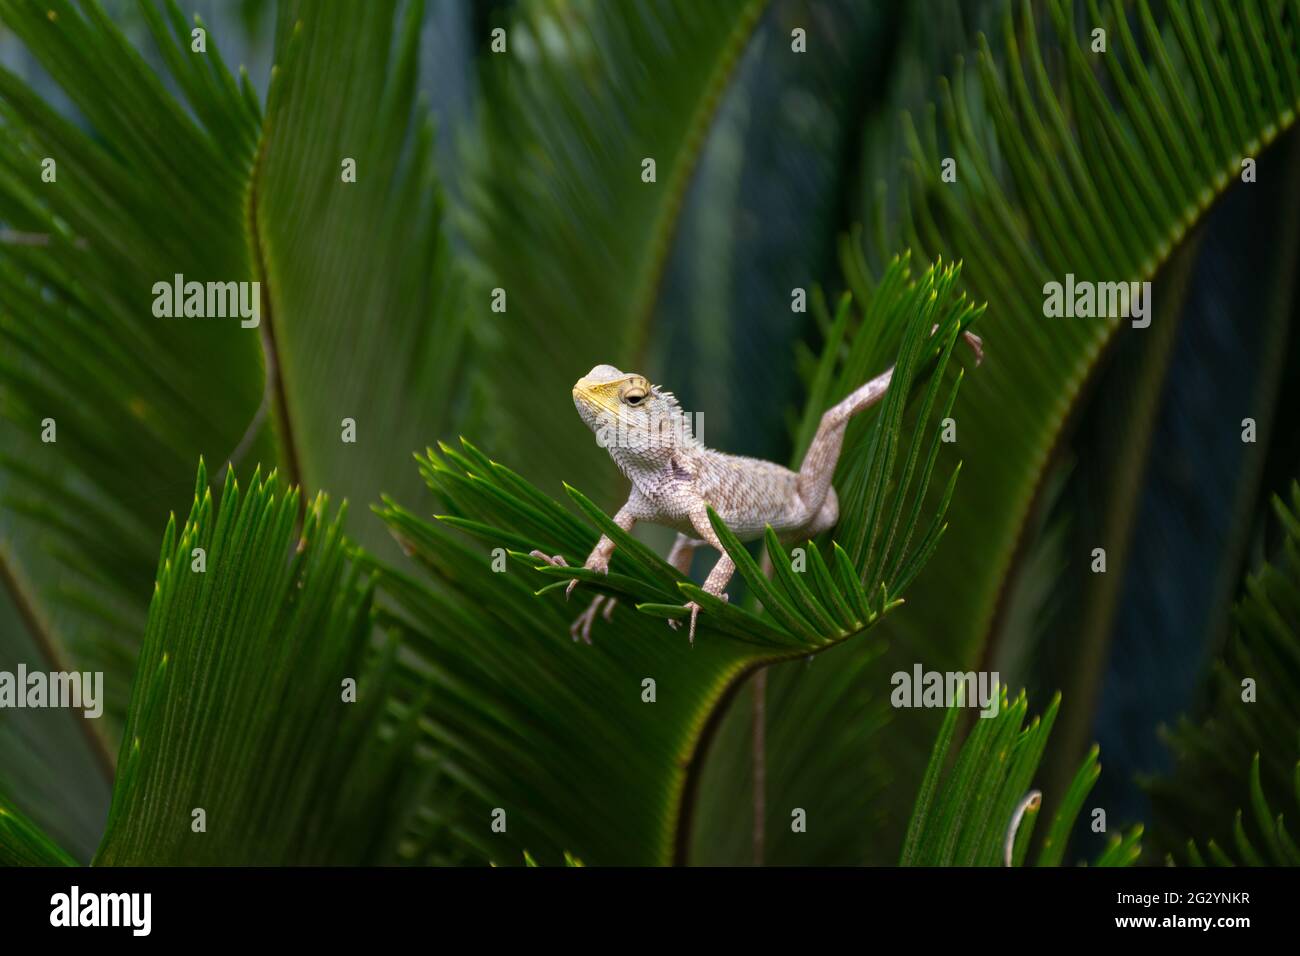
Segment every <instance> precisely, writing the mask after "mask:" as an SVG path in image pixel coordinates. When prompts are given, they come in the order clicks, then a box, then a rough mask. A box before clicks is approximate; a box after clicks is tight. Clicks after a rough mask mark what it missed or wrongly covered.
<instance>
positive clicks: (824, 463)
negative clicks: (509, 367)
mask: <svg viewBox="0 0 1300 956" xmlns="http://www.w3.org/2000/svg"><path fill="white" fill-rule="evenodd" d="M963 335H964V336H965V338H966V341H967V342H968V343H969V345H970V346H971V348H972V349H973V350H974V352H975V360H976V364H978V363H979V362H980V360H981V359H982V358H983V348H982V343H981V341H980V339H979V338H978V337H977V336H976V335H974V334H973V333H971V332H964V333H963ZM893 372H894V370H893V368H890V369H888V370H886V371H884V372H882V373H881V374H880V375H877V376H876V377H875V378H873V379H871V381H869V382H867V383H866V384H865V385H862V386H861V387H860V388H858V389H856V390H855V391H854V392H852V393H851V394H850V395H849V396H848V397H847V398H845V399H844V400H842V401H841V402H839V403H838V404H837V405H835V406H834V407H832V408H830V409H829V410H828V411H827V412H826V413H825V414H824V415H823V416H822V419H821V423H820V424H819V425H818V428H817V432H816V434H815V435H814V437H813V440H812V443H811V444H810V445H809V446H808V451H807V452H806V453H805V455H804V458H803V463H802V464H801V465H800V466H799V470H798V471H797V472H795V471H791V470H790V469H788V468H784V467H782V466H781V465H778V464H775V463H773V462H770V461H762V460H761V459H757V458H745V457H741V456H739V455H728V454H724V453H723V452H720V451H714V450H713V449H711V448H706V447H705V446H704V444H703V442H701V441H700V440H699V439H698V438H696V437H695V435H694V433H693V431H692V429H691V424H690V419H689V416H688V415H687V414H686V412H685V411H683V410H682V408H681V406H680V405H679V404H678V401H677V399H676V398H675V397H674V396H673V394H672V393H671V392H668V391H665V390H664V389H662V388H660V387H659V386H658V385H652V384H650V382H649V380H648V379H647V378H646V377H645V376H644V375H639V374H636V373H635V372H622V371H620V370H618V369H617V368H615V367H614V366H612V365H597V366H596V367H595V368H593V369H592V370H591V371H590V372H588V373H587V374H586V375H584V376H583V377H582V378H580V379H578V381H577V383H576V384H574V386H573V404H574V405H575V406H577V409H578V414H579V415H580V416H582V420H583V421H584V422H586V424H587V426H588V427H589V428H591V430H592V431H594V432H595V433H596V440H597V442H598V443H599V444H600V445H602V446H603V447H605V448H606V449H607V450H608V451H609V454H610V457H612V458H613V459H614V463H615V464H617V465H618V467H619V468H620V469H621V470H622V471H623V474H624V475H626V476H627V477H628V478H629V479H630V480H631V482H632V490H631V493H630V494H629V495H628V499H627V503H626V504H624V505H623V507H622V508H620V509H619V510H618V513H617V514H616V515H614V521H615V523H616V524H617V525H618V526H619V527H620V528H622V529H623V530H624V531H630V530H631V529H632V526H633V525H635V524H636V523H637V522H638V521H648V522H651V523H653V524H659V525H666V526H667V527H670V528H673V529H675V530H676V531H677V539H676V541H675V542H674V543H673V546H672V549H671V551H670V552H669V554H668V563H669V564H671V565H672V566H673V567H675V568H676V569H677V570H678V571H680V572H681V573H682V574H689V572H690V566H691V559H692V557H693V556H694V553H695V549H696V548H698V547H699V546H700V545H704V544H707V545H709V546H711V547H713V548H715V549H717V551H718V552H719V554H720V555H721V557H719V558H718V562H717V564H715V565H714V566H713V570H712V571H710V572H709V576H708V578H706V579H705V582H704V590H705V591H707V592H708V593H709V594H713V595H717V596H718V597H720V598H721V599H722V600H726V599H727V595H726V587H727V583H728V582H729V581H730V580H731V575H732V574H733V573H734V572H735V570H736V565H735V563H734V562H733V561H732V560H731V557H730V555H728V554H727V552H726V550H725V549H724V548H723V547H722V544H721V542H719V540H718V536H717V535H716V534H715V533H714V531H713V526H712V525H711V524H710V523H709V517H708V512H707V510H706V509H707V508H708V507H712V508H713V510H714V511H715V512H717V514H718V517H720V518H721V519H722V520H723V521H724V522H726V524H727V527H729V528H730V529H731V530H732V531H733V532H734V533H735V535H736V537H738V538H739V539H740V540H741V541H752V540H754V539H755V538H758V537H760V536H761V535H762V534H763V533H764V532H765V529H766V527H767V526H768V525H771V526H772V530H773V531H775V532H776V534H777V536H778V538H779V539H780V540H781V541H782V542H783V543H785V542H788V541H796V540H803V539H806V538H811V537H812V536H814V535H816V534H819V533H820V532H822V531H826V530H827V529H829V528H832V527H834V525H835V523H836V522H837V521H838V520H839V501H838V499H837V498H836V495H835V489H834V488H832V487H831V480H832V478H833V477H834V475H835V466H836V464H837V463H838V462H839V457H840V450H841V447H842V445H843V443H844V432H845V429H846V428H847V427H848V423H849V419H851V418H852V417H853V416H854V415H856V414H858V413H859V412H862V411H864V410H865V409H867V408H870V407H871V406H872V405H874V404H875V403H876V402H878V401H880V399H881V398H882V397H883V396H884V394H885V391H886V389H888V388H889V382H890V380H891V379H892V377H893ZM613 553H614V542H613V541H612V540H611V539H610V538H609V536H608V535H601V538H600V541H599V542H598V543H597V544H596V547H595V548H593V549H592V552H591V555H590V556H589V557H588V558H587V561H586V564H585V565H584V567H586V568H587V569H588V570H591V571H598V572H602V573H608V572H609V559H610V557H611V555H613ZM531 556H532V557H535V558H540V559H541V560H543V561H545V562H547V563H548V564H551V565H553V566H558V567H567V566H568V565H567V562H566V561H565V560H564V557H563V556H562V555H553V556H552V555H547V554H544V553H543V552H541V551H533V552H532V553H531ZM577 584H578V579H577V578H574V579H573V580H572V581H570V582H569V586H568V589H567V590H566V591H565V595H566V597H567V596H568V595H569V594H570V593H572V591H573V589H574V587H575V586H576V585H577ZM616 602H617V599H616V598H612V597H609V596H607V595H603V594H600V595H597V596H596V597H595V599H594V600H593V601H592V602H591V604H590V605H589V606H588V607H587V609H586V610H585V611H584V612H583V613H582V614H581V615H579V617H578V618H577V620H575V621H574V622H573V626H572V627H571V628H570V633H571V634H572V636H573V639H574V640H577V639H578V638H579V637H581V638H582V639H583V640H585V641H586V642H587V643H588V644H590V643H591V626H592V622H593V621H594V620H595V617H596V614H597V613H598V612H599V611H600V610H601V607H602V605H603V606H604V616H605V619H606V620H609V617H610V614H612V613H613V610H614V606H615V604H616ZM685 607H686V609H687V610H689V611H690V614H691V623H690V640H691V642H692V643H694V641H695V621H696V618H697V617H698V616H699V613H700V605H699V604H697V603H696V602H694V601H691V602H689V603H687V604H686V605H685ZM668 623H669V624H670V625H671V626H672V627H674V628H676V627H677V626H678V623H679V622H678V621H676V620H670V621H669V622H668Z"/></svg>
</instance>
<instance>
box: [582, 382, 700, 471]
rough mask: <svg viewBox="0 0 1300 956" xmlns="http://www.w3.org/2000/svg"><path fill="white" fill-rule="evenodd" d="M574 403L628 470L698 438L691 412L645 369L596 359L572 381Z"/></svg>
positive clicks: (657, 461) (661, 460)
mask: <svg viewBox="0 0 1300 956" xmlns="http://www.w3.org/2000/svg"><path fill="white" fill-rule="evenodd" d="M573 404H574V405H575V406H576V407H577V409H578V414H579V415H581V416H582V420H583V421H584V422H586V423H587V427H588V428H590V429H591V430H592V431H593V432H595V433H596V442H597V444H599V445H600V446H601V447H602V448H606V449H608V450H609V453H610V455H611V457H613V459H614V461H616V462H617V463H618V465H619V466H620V467H621V468H623V470H624V471H626V470H627V469H628V467H629V466H641V467H655V466H657V465H660V464H662V463H664V462H667V461H668V460H669V459H670V458H671V457H672V453H673V452H674V451H675V450H678V449H681V448H683V447H685V446H687V445H694V444H696V441H697V440H696V438H695V437H694V434H693V433H692V431H691V424H690V418H689V417H688V416H687V414H686V413H685V412H684V411H682V408H681V406H680V405H678V403H677V399H676V398H675V397H674V396H673V394H672V393H671V392H667V391H664V390H663V389H661V388H660V387H659V386H657V385H651V384H650V380H649V379H647V378H646V377H645V376H644V375H639V374H637V373H635V372H621V371H619V370H618V369H616V368H615V367H614V366H612V365H597V366H596V367H595V368H593V369H592V370H591V371H590V372H588V373H587V374H586V375H584V376H583V377H582V378H580V379H578V381H577V382H576V383H575V384H574V386H573Z"/></svg>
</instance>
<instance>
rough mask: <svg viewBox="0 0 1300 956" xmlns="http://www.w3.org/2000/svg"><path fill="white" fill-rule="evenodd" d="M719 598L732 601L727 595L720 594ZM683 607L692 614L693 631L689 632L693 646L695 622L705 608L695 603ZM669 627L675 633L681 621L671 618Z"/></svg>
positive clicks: (688, 602)
mask: <svg viewBox="0 0 1300 956" xmlns="http://www.w3.org/2000/svg"><path fill="white" fill-rule="evenodd" d="M718 597H720V598H722V600H724V601H730V600H731V598H729V597H728V596H727V595H725V594H719V595H718ZM682 607H684V608H685V609H686V610H688V611H690V612H691V629H690V632H689V634H690V637H689V640H690V642H691V644H692V645H694V644H695V620H696V618H698V617H699V616H700V611H702V610H703V608H701V607H700V606H699V605H698V604H696V603H695V602H694V601H687V602H686V603H685V604H683V605H682ZM668 626H669V627H671V628H672V629H673V630H674V631H675V630H677V628H679V627H680V626H681V621H679V620H677V619H676V618H673V617H670V618H669V619H668Z"/></svg>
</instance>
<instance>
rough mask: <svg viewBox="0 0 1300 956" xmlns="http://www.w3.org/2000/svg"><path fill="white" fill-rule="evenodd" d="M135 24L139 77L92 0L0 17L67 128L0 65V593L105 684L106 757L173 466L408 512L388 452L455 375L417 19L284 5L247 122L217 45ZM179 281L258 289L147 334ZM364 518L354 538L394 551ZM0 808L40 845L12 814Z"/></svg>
mask: <svg viewBox="0 0 1300 956" xmlns="http://www.w3.org/2000/svg"><path fill="white" fill-rule="evenodd" d="M139 8H140V11H141V13H142V16H143V21H144V23H145V25H146V26H147V28H148V30H149V35H150V36H151V38H152V41H153V45H154V47H155V52H156V54H157V58H158V59H159V60H160V61H161V63H162V64H164V66H165V71H164V74H163V75H159V74H157V73H155V72H154V71H153V70H152V69H150V68H149V67H148V66H147V65H146V63H145V60H144V59H143V57H142V56H141V54H140V53H138V52H137V51H136V50H134V49H133V48H132V47H131V46H130V44H128V43H127V42H126V40H125V39H124V38H123V36H122V34H121V33H120V32H119V30H118V29H117V27H116V26H114V25H113V23H112V22H111V21H110V20H109V18H108V16H107V14H106V13H105V12H104V10H103V9H102V8H101V7H100V5H99V4H98V3H97V2H93V0H81V2H77V3H72V2H68V0H53V2H51V3H48V4H47V3H39V4H38V3H33V2H27V0H4V2H0V19H3V21H4V23H5V24H6V25H7V26H8V27H9V28H10V29H12V30H13V32H14V33H15V34H16V35H17V36H18V37H19V39H21V40H22V42H23V43H24V44H25V46H26V47H27V48H28V49H29V50H30V52H31V53H32V55H33V56H34V57H35V59H36V60H38V61H39V62H40V63H41V64H42V65H43V66H44V67H45V69H46V70H48V72H49V73H50V75H51V76H52V78H53V79H54V80H55V81H56V82H57V83H58V84H59V85H60V86H61V87H62V89H63V91H64V92H65V93H66V94H67V96H68V98H69V100H70V101H71V102H72V104H73V105H74V106H75V107H76V109H77V110H78V111H79V113H80V120H81V122H80V123H79V124H74V123H73V122H70V121H69V120H67V119H66V118H64V117H63V116H61V115H60V114H59V113H58V112H57V111H56V110H55V109H54V108H53V107H51V106H50V105H49V104H47V103H45V102H43V101H42V100H41V99H40V98H39V97H38V96H36V95H35V94H34V93H33V92H32V91H31V90H30V89H29V88H28V87H27V86H26V85H25V84H24V83H23V82H21V81H20V80H19V79H18V78H16V77H15V76H14V75H13V74H11V73H8V72H6V71H3V70H0V145H2V146H3V149H0V219H2V220H3V221H4V222H5V224H6V227H7V230H9V231H12V232H13V233H14V234H16V235H18V236H20V237H23V238H22V241H18V242H9V243H6V244H4V245H3V246H0V300H3V303H4V305H3V308H0V381H3V383H4V390H3V393H2V394H0V413H2V415H3V418H4V419H5V421H4V422H3V423H0V429H3V435H4V446H3V447H4V452H3V454H2V455H0V464H3V466H4V467H3V468H0V494H3V495H4V499H5V505H6V506H5V507H4V508H3V509H0V536H2V537H3V546H0V561H3V562H4V563H5V573H4V574H2V575H0V580H2V581H3V582H4V583H5V584H6V585H7V586H8V589H9V590H10V591H11V592H12V593H11V598H12V601H13V603H14V605H15V606H16V607H18V608H20V609H24V610H26V611H28V612H29V613H26V614H24V615H23V619H24V621H25V623H26V624H27V625H28V626H29V627H30V628H32V629H34V630H35V631H36V632H37V633H35V634H33V635H32V636H31V637H32V641H31V643H34V644H35V646H36V647H38V648H40V649H41V650H42V652H43V653H44V655H45V658H46V660H45V661H44V663H45V664H46V666H51V667H52V666H54V665H55V663H56V662H57V661H70V662H71V663H73V664H75V665H76V666H78V667H83V668H86V669H92V670H98V671H103V672H104V673H105V694H106V697H107V698H108V707H107V713H108V720H106V721H104V724H105V725H107V729H106V732H105V733H103V734H99V735H97V737H99V738H107V739H109V740H115V739H116V735H117V732H118V730H119V729H120V723H121V721H122V720H123V718H124V714H125V709H126V704H127V700H128V694H129V688H130V687H131V679H132V674H133V668H134V666H135V655H136V652H137V650H138V647H139V642H140V635H141V634H142V633H144V629H145V620H146V608H147V606H148V601H149V596H150V593H151V590H152V582H153V567H154V563H155V561H156V555H157V538H156V534H157V529H158V528H159V527H161V526H162V524H163V523H164V521H165V520H166V517H167V514H168V513H169V511H177V510H181V508H182V507H183V506H184V503H185V497H184V496H185V495H186V494H187V493H188V490H189V489H190V488H191V487H192V478H193V467H194V462H195V460H197V459H198V458H199V457H200V456H206V457H207V458H208V459H209V460H215V461H218V462H221V463H226V462H232V463H233V465H234V467H235V468H236V469H238V470H239V472H240V473H243V474H247V473H249V472H251V471H252V469H253V467H254V466H256V465H259V464H260V465H262V466H264V471H267V470H270V469H271V468H274V467H276V466H279V468H280V473H281V474H285V475H287V477H288V480H289V482H290V483H295V484H305V485H306V486H307V487H308V488H312V489H317V488H322V487H328V488H330V489H331V490H333V491H336V492H337V493H340V494H343V495H348V496H351V497H352V498H353V499H354V500H361V501H373V500H377V499H378V497H379V494H380V492H381V491H390V492H393V493H397V494H402V495H404V496H406V497H414V496H416V495H419V494H421V493H423V486H422V485H421V483H420V482H419V480H418V477H417V476H415V475H414V474H412V473H411V470H410V469H409V467H407V465H406V462H407V458H406V456H407V455H408V454H409V452H410V450H411V449H412V448H418V447H420V446H421V445H422V444H424V443H426V442H427V441H429V440H430V438H431V437H432V436H434V435H436V434H438V433H439V432H441V431H442V430H443V429H444V428H446V427H447V425H448V423H449V421H450V418H451V416H452V414H453V405H454V404H455V403H454V401H453V395H454V394H455V393H456V391H457V390H458V385H459V382H460V377H459V375H458V374H457V371H456V370H457V368H458V367H460V366H461V365H463V364H464V350H463V348H462V344H463V340H464V328H465V315H464V310H463V308H462V307H461V299H460V282H459V279H458V273H457V270H456V269H455V268H454V267H453V265H452V264H451V262H450V260H449V257H448V252H447V247H446V239H445V237H444V235H443V231H444V228H443V227H444V223H443V213H442V207H441V200H440V198H439V192H438V188H437V184H436V183H435V181H434V178H433V172H432V169H433V162H432V157H431V155H430V147H431V131H430V126H429V122H428V118H427V115H426V113H425V110H424V109H423V108H422V107H420V106H418V105H417V104H416V102H415V61H416V50H417V44H418V37H419V26H420V16H421V12H422V9H423V5H422V4H421V3H420V2H414V3H410V4H399V3H398V2H397V0H379V2H375V3H366V4H363V5H350V4H349V5H345V4H308V3H298V2H293V0H290V2H285V3H283V4H281V5H280V18H279V28H278V31H277V42H276V59H277V67H276V70H275V73H274V75H273V78H272V81H271V84H270V92H269V95H268V99H267V104H266V109H265V112H263V109H262V107H261V105H260V104H259V102H258V97H257V95H256V93H255V92H254V90H253V88H252V86H251V84H250V83H249V82H248V80H247V78H246V77H243V76H241V77H240V79H239V80H236V79H235V78H234V77H233V76H232V75H231V73H230V72H229V71H228V70H227V68H226V66H225V64H224V62H223V61H222V58H221V56H220V54H219V52H218V51H217V49H216V47H217V38H216V37H215V36H211V37H209V38H208V48H207V52H206V53H194V52H192V51H191V47H190V44H191V35H190V29H191V25H190V24H189V23H187V22H186V21H185V19H184V18H183V16H182V15H181V13H180V10H179V8H178V7H177V6H176V4H175V3H174V2H172V0H141V2H140V4H139ZM399 9H402V10H404V11H405V16H404V18H403V19H402V20H400V21H398V20H397V16H398V10H399ZM340 63H346V64H347V68H346V69H341V68H340V67H339V64H340ZM169 89H175V90H178V91H179V97H180V98H179V99H177V98H174V97H173V95H172V93H171V92H169ZM325 102H328V103H331V104H334V105H333V106H332V107H331V108H330V109H328V110H327V109H322V108H321V104H322V103H325ZM44 157H51V158H54V159H55V160H56V161H57V178H56V180H55V181H53V182H43V181H42V179H41V169H42V166H41V161H42V159H43V158H44ZM345 159H353V160H355V161H356V164H357V166H356V168H357V176H356V181H355V182H347V181H344V177H343V175H342V172H343V169H342V164H343V161H344V160H345ZM177 274H181V275H183V276H184V277H185V279H186V280H187V281H200V282H206V281H221V282H242V281H247V282H254V281H255V282H258V283H260V293H261V322H260V325H259V326H258V327H257V328H243V327H241V325H240V322H239V321H238V320H237V319H218V318H202V319H200V318H160V317H157V316H155V314H154V311H153V305H154V291H153V290H154V285H155V283H158V282H160V281H167V282H170V281H172V278H173V276H175V275H177ZM412 396H418V401H416V400H412ZM50 419H52V420H53V421H54V422H55V423H56V425H57V441H55V442H44V441H42V440H41V433H42V430H43V428H44V425H43V423H44V422H45V421H46V420H50ZM345 419H347V420H350V421H351V423H352V424H353V425H354V426H355V436H356V440H355V442H347V441H344V440H342V436H343V433H344V428H345ZM362 516H363V518H364V520H363V521H361V522H358V524H357V527H356V528H355V529H353V530H354V532H355V536H356V537H357V538H358V539H359V540H361V541H368V542H370V543H372V544H373V545H374V546H375V548H376V549H378V550H379V552H380V553H383V552H384V551H385V549H388V548H391V544H390V539H389V538H388V536H387V535H386V534H385V532H384V528H383V526H382V525H381V524H380V523H379V522H377V521H375V520H374V519H373V518H371V517H370V516H369V515H368V513H366V512H362ZM392 553H393V554H394V555H395V554H396V552H395V551H394V552H392ZM11 643H12V642H11V641H10V638H9V636H8V635H7V634H0V658H2V659H4V660H13V659H17V658H19V657H20V653H21V646H23V645H21V643H20V646H18V647H14V646H10V644H11ZM3 739H4V738H0V740H3ZM92 739H94V738H92ZM110 746H111V745H110ZM104 762H105V763H108V764H111V761H104ZM109 769H110V772H111V766H110V768H109ZM66 792H67V793H69V794H73V793H77V794H86V795H87V796H88V797H89V796H93V795H97V794H98V792H99V790H98V788H93V787H81V788H68V789H67V791H66ZM14 797H15V799H16V800H17V801H18V802H19V803H20V804H21V805H22V806H23V807H24V809H25V810H26V811H27V812H28V813H29V814H31V815H33V817H34V819H38V822H40V823H41V824H42V825H43V826H46V827H47V829H48V824H49V821H48V820H46V819H44V818H42V817H41V816H40V815H41V814H42V813H44V812H46V810H45V808H43V807H41V806H39V803H40V801H38V800H36V799H35V797H34V795H28V796H27V797H24V798H23V799H21V800H19V799H18V797H19V795H17V794H15V795H14ZM99 812H102V810H101V811H99ZM76 815H79V816H88V815H89V816H93V811H92V810H89V809H87V808H85V807H81V808H77V810H76ZM65 816H67V815H66V814H65Z"/></svg>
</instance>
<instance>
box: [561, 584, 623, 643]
mask: <svg viewBox="0 0 1300 956" xmlns="http://www.w3.org/2000/svg"><path fill="white" fill-rule="evenodd" d="M602 604H604V605H605V613H604V615H603V617H604V618H605V620H607V621H608V620H609V619H610V615H611V614H613V613H614V605H616V604H618V598H612V597H609V596H607V595H604V594H597V595H596V596H595V597H594V598H592V601H591V604H589V605H588V606H587V610H585V611H583V612H582V613H581V614H579V615H578V617H577V619H575V620H574V622H573V623H572V624H571V625H569V636H570V637H572V638H573V639H574V640H575V641H576V640H578V639H579V638H581V639H582V640H584V641H586V642H587V643H588V644H590V643H591V625H592V622H594V621H595V620H596V613H597V612H598V611H599V610H600V606H601V605H602Z"/></svg>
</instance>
